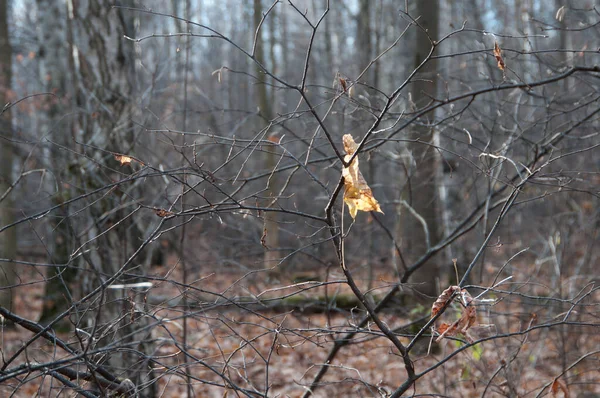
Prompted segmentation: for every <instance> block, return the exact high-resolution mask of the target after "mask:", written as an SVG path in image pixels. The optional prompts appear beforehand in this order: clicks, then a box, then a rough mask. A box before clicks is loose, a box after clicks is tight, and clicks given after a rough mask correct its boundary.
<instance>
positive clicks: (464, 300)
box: [431, 286, 477, 342]
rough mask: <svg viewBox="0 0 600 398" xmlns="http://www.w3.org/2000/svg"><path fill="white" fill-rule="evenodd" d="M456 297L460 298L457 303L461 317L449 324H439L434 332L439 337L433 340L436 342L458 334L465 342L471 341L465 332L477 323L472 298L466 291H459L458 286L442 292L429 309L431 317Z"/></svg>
mask: <svg viewBox="0 0 600 398" xmlns="http://www.w3.org/2000/svg"><path fill="white" fill-rule="evenodd" d="M457 293H458V294H457ZM457 297H459V298H460V300H459V301H460V304H461V306H462V307H463V309H462V313H461V317H460V319H458V320H457V321H455V322H453V323H451V324H450V323H446V322H443V323H442V324H440V325H439V326H438V327H437V330H436V331H437V332H438V333H439V336H438V337H437V338H436V339H435V341H436V342H438V341H440V340H441V339H443V338H444V337H450V336H455V335H456V334H458V333H461V334H464V335H465V337H466V338H467V340H471V337H470V336H469V335H468V334H467V331H468V330H469V328H470V327H471V326H473V325H474V324H475V323H476V322H477V311H476V310H475V307H474V306H473V305H472V302H473V297H471V295H470V294H469V292H468V291H467V289H461V288H460V287H459V286H450V287H449V288H447V289H446V290H444V291H443V292H442V294H440V296H439V297H438V298H437V300H435V302H434V303H433V306H432V307H431V317H432V318H433V317H434V316H436V315H437V314H438V313H439V312H440V311H441V310H442V308H444V307H445V306H446V305H447V304H449V301H451V300H453V299H454V298H457ZM434 329H435V327H434Z"/></svg>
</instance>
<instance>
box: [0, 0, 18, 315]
mask: <svg viewBox="0 0 600 398" xmlns="http://www.w3.org/2000/svg"><path fill="white" fill-rule="evenodd" d="M7 3H8V1H7V0H0V101H1V102H0V106H2V107H3V106H4V105H5V104H9V103H10V102H11V98H10V89H11V80H12V48H11V46H10V41H9V36H8V4H7ZM0 112H1V113H0V136H1V137H2V138H3V140H2V141H3V142H2V144H1V145H0V148H1V149H0V198H1V197H2V196H4V195H5V193H7V192H8V190H9V189H11V186H12V183H13V176H12V174H13V173H12V169H13V151H14V148H13V144H12V137H13V129H12V116H11V111H10V108H8V109H5V110H0ZM13 221H14V213H13V201H12V196H11V195H10V194H8V195H6V197H5V198H4V199H3V200H2V201H1V202H0V227H2V226H4V225H7V224H11V223H12V222H13ZM16 254H17V230H16V228H15V227H12V228H9V229H7V230H6V231H4V232H1V233H0V259H8V260H12V259H14V258H15V257H16ZM15 267H16V266H15V264H14V263H12V262H10V261H2V260H0V306H2V307H4V308H6V309H9V310H11V311H13V308H12V292H13V289H12V286H13V285H14V283H15V281H16V274H15V271H16V269H15Z"/></svg>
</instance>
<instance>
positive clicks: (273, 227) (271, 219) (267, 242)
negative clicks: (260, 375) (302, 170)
mask: <svg viewBox="0 0 600 398" xmlns="http://www.w3.org/2000/svg"><path fill="white" fill-rule="evenodd" d="M270 17H272V16H270ZM261 19H262V5H261V1H260V0H254V31H255V32H256V31H257V30H258V27H259V24H260V21H261ZM264 28H265V26H262V29H261V31H260V32H259V34H258V35H257V36H256V47H255V53H254V56H255V57H256V60H257V61H258V62H259V63H260V64H261V65H265V56H264V40H263V39H262V33H263V29H264ZM256 76H257V77H258V79H260V80H261V81H265V80H266V77H265V74H264V72H263V70H262V69H261V68H260V67H259V66H257V67H256ZM256 102H257V103H258V108H259V112H260V116H261V117H262V119H264V121H265V122H266V123H268V122H269V121H270V120H271V119H272V117H273V116H272V112H271V104H270V103H269V99H268V97H267V86H266V85H265V84H264V83H258V84H257V85H256ZM263 125H264V123H262V122H261V123H260V124H259V126H263ZM264 149H265V163H264V164H265V168H266V169H267V170H273V169H274V168H275V166H276V163H277V158H276V154H275V148H274V147H272V146H265V147H264ZM276 186H277V183H276V178H275V176H273V178H271V179H270V180H269V182H268V183H267V191H266V193H267V195H266V196H267V200H266V201H265V205H266V206H269V207H270V206H273V205H274V202H275V195H277V191H276ZM262 242H263V245H264V246H265V250H266V251H265V256H264V267H265V268H269V267H273V266H274V265H276V264H277V259H278V258H279V253H278V252H277V248H278V247H279V226H278V225H277V213H275V212H265V214H264V227H263V237H262Z"/></svg>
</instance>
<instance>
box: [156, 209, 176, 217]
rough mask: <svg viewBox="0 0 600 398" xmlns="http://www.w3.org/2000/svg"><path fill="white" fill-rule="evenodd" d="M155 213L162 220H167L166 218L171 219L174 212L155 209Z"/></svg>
mask: <svg viewBox="0 0 600 398" xmlns="http://www.w3.org/2000/svg"><path fill="white" fill-rule="evenodd" d="M154 212H155V213H156V215H157V216H159V217H161V218H165V217H169V216H172V215H173V212H172V211H169V210H165V209H154Z"/></svg>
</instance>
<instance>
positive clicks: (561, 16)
mask: <svg viewBox="0 0 600 398" xmlns="http://www.w3.org/2000/svg"><path fill="white" fill-rule="evenodd" d="M566 12H567V11H566V9H565V6H562V7H560V8H559V9H558V10H557V11H556V16H555V17H554V18H556V20H557V21H559V22H562V20H563V19H564V18H565V13H566Z"/></svg>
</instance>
